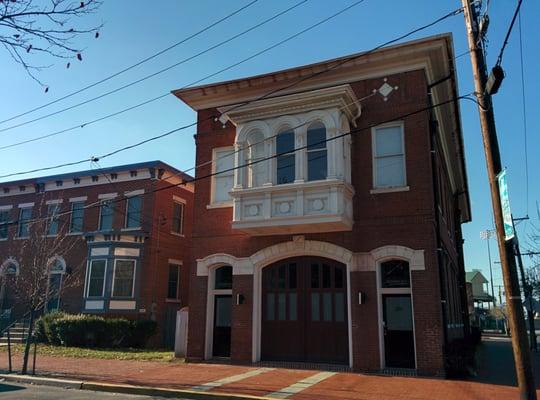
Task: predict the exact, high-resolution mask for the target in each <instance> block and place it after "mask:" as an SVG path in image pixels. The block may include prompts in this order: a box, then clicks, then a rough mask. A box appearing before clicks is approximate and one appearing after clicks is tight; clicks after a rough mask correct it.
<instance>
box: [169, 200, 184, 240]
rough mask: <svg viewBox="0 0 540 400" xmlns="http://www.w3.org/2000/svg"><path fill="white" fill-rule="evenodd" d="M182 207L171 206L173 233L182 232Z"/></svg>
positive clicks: (175, 204) (179, 205) (178, 205)
mask: <svg viewBox="0 0 540 400" xmlns="http://www.w3.org/2000/svg"><path fill="white" fill-rule="evenodd" d="M183 218H184V205H183V204H182V203H176V202H175V203H174V204H173V220H172V230H173V232H175V233H179V234H181V233H182V232H183Z"/></svg>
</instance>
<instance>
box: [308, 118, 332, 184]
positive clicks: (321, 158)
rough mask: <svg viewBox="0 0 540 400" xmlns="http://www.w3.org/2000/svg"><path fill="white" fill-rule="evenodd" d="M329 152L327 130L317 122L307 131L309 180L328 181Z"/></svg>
mask: <svg viewBox="0 0 540 400" xmlns="http://www.w3.org/2000/svg"><path fill="white" fill-rule="evenodd" d="M327 159H328V152H327V150H326V128H325V126H324V124H323V123H321V122H319V121H317V122H315V123H313V124H311V125H310V126H309V128H308V130H307V167H308V173H307V180H308V181H318V180H320V179H326V175H327V173H328V160H327Z"/></svg>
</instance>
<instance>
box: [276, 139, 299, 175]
mask: <svg viewBox="0 0 540 400" xmlns="http://www.w3.org/2000/svg"><path fill="white" fill-rule="evenodd" d="M276 155H278V156H277V167H276V168H277V171H276V183H277V184H278V185H281V184H284V183H292V182H294V178H295V163H296V161H295V153H294V131H293V130H292V129H288V130H285V131H282V132H280V133H279V134H278V135H277V136H276Z"/></svg>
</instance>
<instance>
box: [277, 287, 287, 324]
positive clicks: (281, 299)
mask: <svg viewBox="0 0 540 400" xmlns="http://www.w3.org/2000/svg"><path fill="white" fill-rule="evenodd" d="M285 301H286V297H285V293H279V294H278V319H279V320H280V321H284V320H285V306H286V303H285Z"/></svg>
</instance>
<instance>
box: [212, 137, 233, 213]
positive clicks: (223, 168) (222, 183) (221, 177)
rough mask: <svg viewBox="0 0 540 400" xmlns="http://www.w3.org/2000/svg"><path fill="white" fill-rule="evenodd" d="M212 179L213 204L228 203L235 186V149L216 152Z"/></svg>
mask: <svg viewBox="0 0 540 400" xmlns="http://www.w3.org/2000/svg"><path fill="white" fill-rule="evenodd" d="M213 166H214V167H213V172H214V173H215V174H216V175H214V176H213V177H212V203H218V204H219V203H227V202H229V201H230V200H231V196H230V195H229V192H230V191H231V190H232V187H233V184H234V170H233V168H234V148H232V147H228V148H223V149H215V150H214V160H213Z"/></svg>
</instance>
